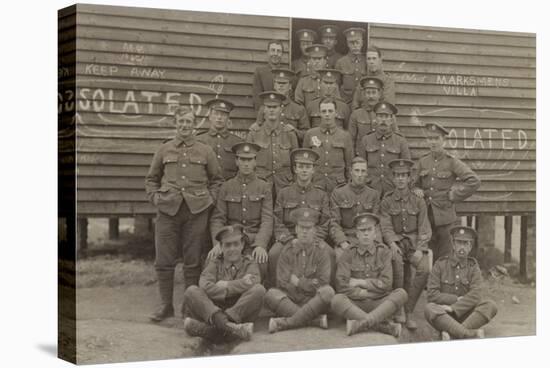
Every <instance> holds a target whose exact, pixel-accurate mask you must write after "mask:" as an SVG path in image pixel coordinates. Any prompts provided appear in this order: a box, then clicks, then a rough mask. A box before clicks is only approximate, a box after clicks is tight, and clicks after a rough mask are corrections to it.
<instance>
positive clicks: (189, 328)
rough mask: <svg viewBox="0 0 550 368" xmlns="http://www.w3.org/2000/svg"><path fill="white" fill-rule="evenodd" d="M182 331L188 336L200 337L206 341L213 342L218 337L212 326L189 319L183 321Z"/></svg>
mask: <svg viewBox="0 0 550 368" xmlns="http://www.w3.org/2000/svg"><path fill="white" fill-rule="evenodd" d="M183 329H184V330H185V332H187V334H188V335H189V336H196V337H202V338H204V339H207V340H215V339H216V338H217V337H218V335H219V334H218V330H217V329H216V328H215V327H214V326H212V325H209V324H207V323H204V322H201V321H198V320H196V319H193V318H190V317H187V318H185V319H184V320H183Z"/></svg>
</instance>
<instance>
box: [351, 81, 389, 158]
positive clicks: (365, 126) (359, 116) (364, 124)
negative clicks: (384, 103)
mask: <svg viewBox="0 0 550 368" xmlns="http://www.w3.org/2000/svg"><path fill="white" fill-rule="evenodd" d="M382 85H383V83H382V81H381V80H380V79H378V78H376V77H363V78H361V81H360V86H361V88H359V89H358V91H361V92H362V93H363V94H364V96H365V99H366V101H365V103H363V105H362V106H361V107H360V108H358V109H356V110H354V111H353V112H352V113H351V116H350V118H349V129H348V131H349V133H350V134H351V138H352V139H353V147H354V148H355V153H356V154H358V155H360V154H361V153H362V152H365V147H363V145H362V143H361V141H362V140H363V137H364V136H365V135H367V134H369V133H372V132H374V130H375V129H374V126H375V121H376V114H375V112H374V106H376V104H377V103H379V102H381V101H380V97H381V93H380V91H381V89H382Z"/></svg>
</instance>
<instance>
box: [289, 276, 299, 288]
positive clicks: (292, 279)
mask: <svg viewBox="0 0 550 368" xmlns="http://www.w3.org/2000/svg"><path fill="white" fill-rule="evenodd" d="M290 283H291V284H292V285H294V286H298V284H299V283H300V279H299V278H298V276H296V275H295V274H292V275H291V276H290Z"/></svg>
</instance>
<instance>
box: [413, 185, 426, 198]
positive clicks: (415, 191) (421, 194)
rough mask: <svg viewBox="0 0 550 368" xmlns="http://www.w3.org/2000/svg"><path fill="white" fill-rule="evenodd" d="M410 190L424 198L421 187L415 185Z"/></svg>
mask: <svg viewBox="0 0 550 368" xmlns="http://www.w3.org/2000/svg"><path fill="white" fill-rule="evenodd" d="M411 191H412V192H413V194H414V195H415V196H417V197H418V198H424V191H423V190H422V189H420V188H416V187H415V188H412V189H411Z"/></svg>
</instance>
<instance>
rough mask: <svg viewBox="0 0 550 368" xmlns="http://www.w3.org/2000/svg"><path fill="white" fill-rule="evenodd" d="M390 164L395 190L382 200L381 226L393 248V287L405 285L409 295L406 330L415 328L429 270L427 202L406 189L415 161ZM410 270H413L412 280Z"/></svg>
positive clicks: (383, 234)
mask: <svg viewBox="0 0 550 368" xmlns="http://www.w3.org/2000/svg"><path fill="white" fill-rule="evenodd" d="M389 165H390V169H391V170H392V172H393V182H394V184H395V190H394V191H393V192H390V193H388V194H387V195H386V196H385V197H384V199H382V203H381V204H380V225H381V227H382V236H383V238H384V242H385V243H386V244H388V245H389V246H390V248H391V250H392V269H393V288H394V289H397V288H403V287H405V290H406V291H407V294H408V296H409V299H408V301H407V304H405V312H406V314H405V321H404V322H405V325H406V326H407V328H408V329H411V330H414V329H416V328H417V324H416V322H415V321H414V320H413V318H412V314H413V311H414V307H415V306H416V303H417V301H418V298H419V297H420V294H422V290H424V288H425V287H426V283H427V282H428V274H429V272H430V266H431V260H430V257H429V254H428V252H429V251H428V241H429V240H430V238H431V236H432V230H431V228H430V221H429V220H428V209H427V208H426V203H424V200H423V199H422V198H418V197H417V196H415V195H414V194H412V193H411V190H410V188H409V184H410V181H411V170H412V167H413V165H414V162H412V161H411V160H393V161H391V162H390V163H389ZM412 269H414V271H415V272H414V278H413V279H412V280H411V276H412V274H411V273H412V271H413V270H412Z"/></svg>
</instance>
